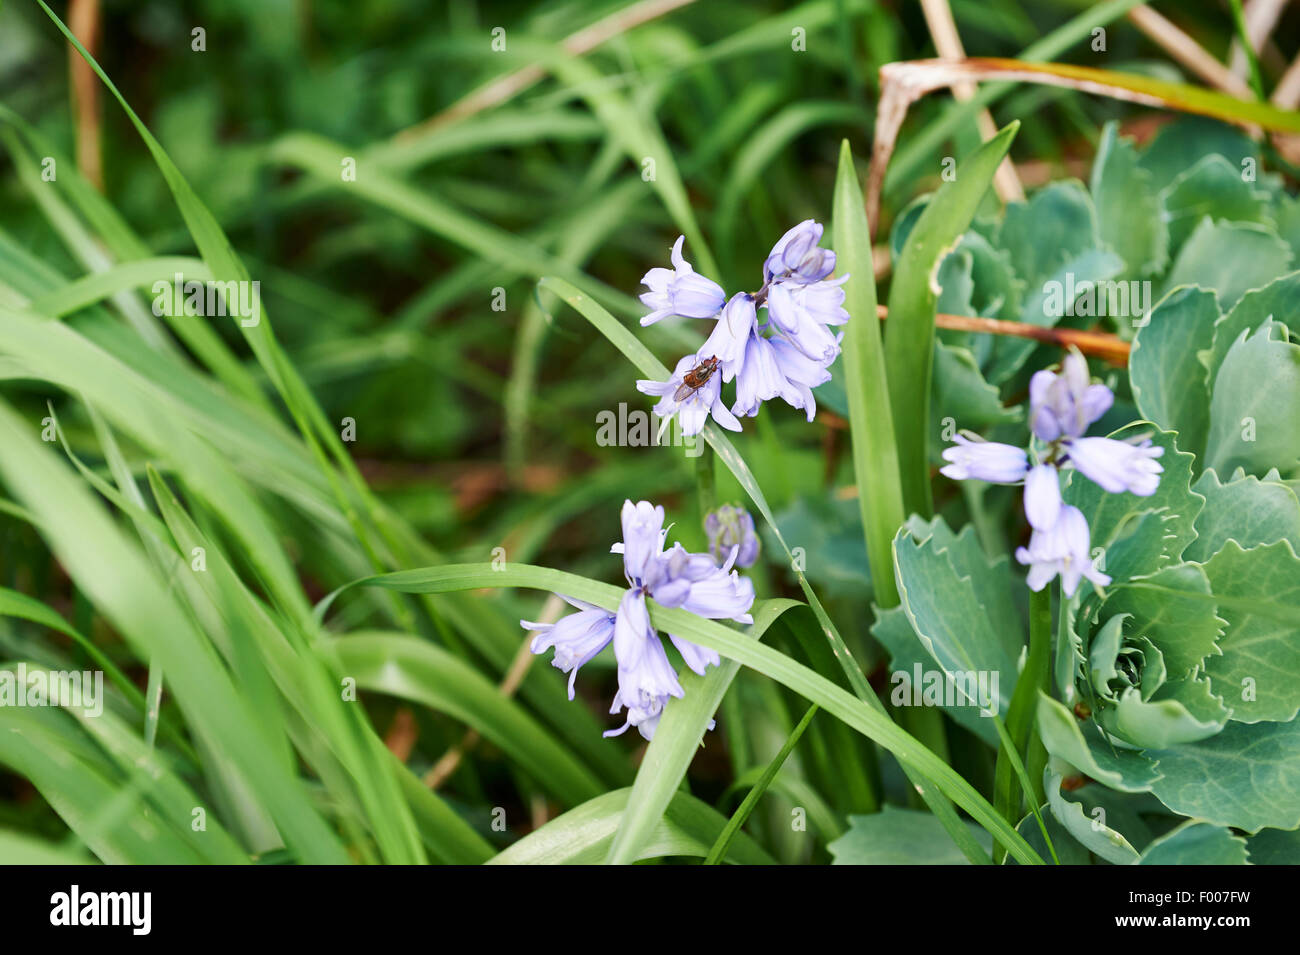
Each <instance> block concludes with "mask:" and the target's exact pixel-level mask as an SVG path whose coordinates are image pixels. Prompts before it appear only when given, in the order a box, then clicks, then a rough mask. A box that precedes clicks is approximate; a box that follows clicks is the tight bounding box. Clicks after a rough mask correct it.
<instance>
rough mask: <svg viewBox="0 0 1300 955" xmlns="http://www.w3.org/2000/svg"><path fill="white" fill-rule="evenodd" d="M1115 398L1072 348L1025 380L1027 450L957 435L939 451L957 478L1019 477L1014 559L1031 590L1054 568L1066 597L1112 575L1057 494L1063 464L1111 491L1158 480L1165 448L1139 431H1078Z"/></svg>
mask: <svg viewBox="0 0 1300 955" xmlns="http://www.w3.org/2000/svg"><path fill="white" fill-rule="evenodd" d="M1114 400H1115V396H1114V394H1113V393H1112V392H1111V390H1110V389H1109V388H1107V387H1106V386H1105V385H1103V384H1094V383H1092V381H1091V379H1090V378H1089V375H1088V365H1087V362H1086V361H1085V360H1084V358H1083V355H1081V354H1080V353H1079V352H1078V351H1076V350H1071V351H1070V352H1069V353H1068V354H1067V355H1066V356H1065V359H1064V360H1063V361H1062V362H1061V370H1060V372H1059V373H1058V372H1055V371H1051V370H1049V369H1044V370H1042V371H1039V372H1036V373H1035V374H1034V376H1033V377H1032V378H1031V379H1030V382H1029V406H1030V409H1029V412H1030V413H1029V417H1030V429H1031V431H1032V439H1031V442H1030V444H1031V446H1030V448H1029V449H1024V448H1017V447H1015V446H1013V445H1009V444H1000V443H998V442H993V441H984V440H983V439H981V438H979V436H978V435H964V434H958V435H956V436H955V438H954V441H955V442H956V444H955V445H954V446H953V447H950V448H947V449H945V450H944V452H943V457H944V460H945V461H947V462H948V464H947V465H946V466H945V467H943V468H941V469H940V471H941V473H942V474H944V475H946V476H947V477H950V478H953V479H955V480H969V479H975V480H981V481H989V482H991V483H994V484H1019V483H1021V482H1024V487H1025V491H1024V508H1025V517H1026V518H1027V519H1028V521H1029V525H1030V527H1032V528H1033V533H1032V535H1031V536H1030V540H1029V546H1028V547H1021V548H1020V549H1019V550H1018V551H1017V552H1016V558H1017V560H1019V561H1020V563H1022V564H1025V565H1027V566H1029V568H1030V569H1029V574H1028V583H1029V586H1030V587H1031V588H1032V589H1034V590H1041V589H1042V588H1043V587H1044V586H1046V584H1047V582H1048V581H1049V580H1051V579H1052V578H1053V577H1055V576H1057V575H1058V574H1059V575H1060V577H1061V587H1062V591H1063V592H1064V593H1065V594H1066V596H1072V595H1073V594H1074V592H1075V590H1076V589H1077V588H1078V586H1079V581H1080V580H1082V579H1085V578H1086V579H1088V580H1090V581H1092V582H1093V584H1095V585H1097V586H1104V585H1105V584H1106V583H1109V582H1110V578H1109V577H1107V576H1106V575H1105V574H1103V573H1101V572H1100V571H1098V570H1097V569H1096V568H1095V567H1094V565H1093V563H1092V557H1091V554H1090V551H1089V547H1090V532H1089V529H1088V522H1087V519H1086V518H1085V517H1084V516H1083V514H1082V513H1081V512H1080V511H1079V510H1078V509H1077V508H1075V507H1071V506H1069V505H1066V504H1064V503H1063V501H1062V499H1061V483H1060V482H1061V478H1060V472H1061V471H1063V470H1067V469H1074V470H1077V471H1078V472H1079V473H1080V474H1081V475H1083V476H1084V477H1086V478H1088V479H1090V480H1092V481H1094V482H1095V483H1097V484H1098V485H1100V486H1101V487H1102V488H1103V489H1104V490H1106V491H1108V492H1110V493H1112V494H1118V493H1122V492H1129V493H1132V494H1137V495H1141V496H1149V495H1151V494H1154V493H1155V492H1156V488H1157V487H1158V486H1159V483H1160V474H1161V472H1162V471H1163V468H1162V467H1161V466H1160V464H1159V462H1158V461H1156V460H1155V459H1156V458H1158V457H1160V456H1161V455H1162V454H1163V453H1164V448H1161V447H1159V446H1153V445H1152V443H1151V441H1150V440H1149V439H1148V438H1145V437H1142V438H1137V439H1133V440H1129V441H1119V440H1116V439H1114V438H1099V437H1094V438H1090V437H1084V433H1085V432H1086V431H1087V430H1088V428H1089V426H1091V425H1092V424H1094V423H1095V422H1096V421H1097V420H1098V419H1099V418H1101V416H1102V415H1104V414H1105V413H1106V412H1107V411H1108V410H1109V409H1110V407H1111V405H1112V404H1113V403H1114ZM1034 439H1036V441H1037V442H1039V444H1035V441H1034Z"/></svg>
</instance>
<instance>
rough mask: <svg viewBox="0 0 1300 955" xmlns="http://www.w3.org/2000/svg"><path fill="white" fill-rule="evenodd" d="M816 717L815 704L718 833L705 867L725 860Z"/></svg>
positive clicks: (805, 713)
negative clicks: (744, 826)
mask: <svg viewBox="0 0 1300 955" xmlns="http://www.w3.org/2000/svg"><path fill="white" fill-rule="evenodd" d="M816 715H817V704H815V703H814V704H813V705H812V706H810V707H808V709H807V711H805V712H804V715H803V718H802V719H801V720H799V722H798V723H796V724H795V727H794V729H792V730H791V731H790V735H789V736H787V737H786V740H785V742H784V743H783V744H781V749H780V750H778V751H777V754H776V755H775V756H773V757H772V761H771V762H770V763H768V764H767V768H766V769H764V770H763V775H761V776H760V777H759V778H758V781H757V782H756V783H754V787H753V788H752V789H751V790H750V791H749V792H748V793H747V794H746V795H745V798H744V799H743V800H742V801H741V803H740V806H739V807H738V808H737V809H736V811H735V812H734V813H732V815H731V818H730V819H728V820H727V825H726V826H725V827H724V828H723V830H722V832H720V833H718V838H717V841H716V842H714V843H713V848H712V849H710V850H709V854H708V855H707V856H706V857H705V859H704V864H705V865H717V864H718V863H719V862H721V861H722V859H723V858H725V856H726V854H727V847H728V846H730V845H731V840H732V839H733V838H735V835H736V833H737V832H739V831H740V827H741V826H743V825H744V824H745V821H746V820H747V819H749V815H750V813H752V812H753V811H754V807H755V806H757V805H758V801H759V800H760V799H762V798H763V793H765V792H767V788H768V786H770V785H771V784H772V780H774V779H775V778H776V774H777V773H779V772H780V771H781V767H782V766H784V765H785V761H786V758H787V757H788V756H789V755H790V753H791V752H792V751H793V750H794V748H795V746H796V745H797V744H798V742H799V740H800V739H801V738H802V737H803V734H804V730H806V729H807V728H808V724H809V723H811V722H812V720H813V717H814V716H816Z"/></svg>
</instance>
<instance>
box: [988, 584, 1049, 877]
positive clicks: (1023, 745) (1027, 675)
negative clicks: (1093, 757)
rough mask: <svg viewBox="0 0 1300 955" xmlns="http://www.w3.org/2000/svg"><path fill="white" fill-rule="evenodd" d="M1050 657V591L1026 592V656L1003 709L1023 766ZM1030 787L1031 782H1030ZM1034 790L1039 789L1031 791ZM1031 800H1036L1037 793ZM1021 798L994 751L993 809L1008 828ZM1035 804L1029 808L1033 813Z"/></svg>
mask: <svg viewBox="0 0 1300 955" xmlns="http://www.w3.org/2000/svg"><path fill="white" fill-rule="evenodd" d="M1051 656H1052V591H1051V588H1050V587H1044V588H1043V589H1042V590H1038V591H1030V592H1029V655H1028V656H1027V657H1026V659H1025V667H1024V669H1023V670H1022V671H1021V672H1020V676H1019V678H1018V679H1017V680H1016V688H1015V690H1014V691H1013V692H1012V694H1011V704H1010V706H1009V707H1008V708H1007V735H1008V737H1010V740H1011V742H1012V743H1013V744H1014V746H1015V748H1016V752H1017V753H1018V754H1020V756H1021V758H1022V759H1023V760H1025V761H1026V762H1031V761H1030V760H1029V759H1028V754H1029V752H1030V746H1029V741H1030V737H1031V735H1032V730H1033V727H1034V714H1035V713H1036V711H1037V702H1038V692H1039V691H1040V690H1045V689H1046V688H1047V680H1048V670H1049V665H1050V660H1051ZM1031 785H1032V778H1031ZM1033 788H1035V789H1038V788H1039V787H1033ZM1031 798H1034V799H1037V798H1039V797H1038V795H1037V793H1033V794H1031ZM1020 799H1021V794H1020V793H1019V792H1018V791H1017V789H1016V776H1015V769H1014V767H1013V766H1012V762H1011V759H1010V756H1009V755H1008V753H1007V751H1006V747H1005V746H1003V747H1002V748H1001V749H1000V750H999V751H998V761H997V768H996V770H995V771H994V793H993V808H994V809H996V810H997V811H998V812H999V813H1001V815H1002V818H1003V819H1006V820H1007V822H1009V823H1010V824H1011V825H1013V826H1014V825H1015V824H1016V823H1018V822H1019V821H1020ZM1039 805H1042V803H1041V802H1039V803H1038V804H1037V805H1035V806H1034V807H1033V808H1035V809H1037V808H1038V806H1039ZM1005 854H1006V853H1005V850H1003V849H1002V848H1001V847H1000V846H995V847H994V856H995V861H998V862H1001V861H1002V858H1001V857H1002V856H1004V855H1005Z"/></svg>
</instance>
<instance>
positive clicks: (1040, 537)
mask: <svg viewBox="0 0 1300 955" xmlns="http://www.w3.org/2000/svg"><path fill="white" fill-rule="evenodd" d="M1091 546H1092V544H1091V540H1090V535H1089V532H1088V520H1087V518H1085V517H1084V516H1083V512H1082V511H1080V510H1079V509H1078V508H1077V507H1072V506H1071V505H1069V504H1063V505H1061V509H1060V513H1059V515H1058V518H1057V521H1056V523H1055V524H1053V525H1052V526H1051V527H1049V528H1047V529H1045V530H1039V529H1037V528H1035V530H1034V532H1033V533H1032V534H1031V535H1030V536H1029V546H1028V547H1019V548H1017V549H1016V560H1017V561H1019V562H1020V563H1021V564H1024V565H1027V566H1028V567H1029V574H1028V576H1027V577H1026V578H1025V582H1026V583H1027V584H1028V585H1029V589H1030V590H1042V589H1043V588H1044V587H1046V586H1047V585H1048V583H1049V582H1050V581H1051V580H1052V578H1054V577H1056V576H1057V575H1058V574H1059V575H1060V577H1061V593H1063V594H1065V596H1066V597H1073V596H1074V592H1075V591H1076V590H1078V589H1079V581H1081V580H1083V579H1084V578H1087V579H1088V580H1090V581H1092V583H1093V585H1094V586H1097V587H1105V586H1106V585H1107V584H1109V583H1110V578H1109V577H1108V576H1106V575H1105V574H1103V573H1102V572H1101V571H1100V570H1098V569H1097V567H1096V565H1095V564H1094V563H1093V559H1092V553H1091Z"/></svg>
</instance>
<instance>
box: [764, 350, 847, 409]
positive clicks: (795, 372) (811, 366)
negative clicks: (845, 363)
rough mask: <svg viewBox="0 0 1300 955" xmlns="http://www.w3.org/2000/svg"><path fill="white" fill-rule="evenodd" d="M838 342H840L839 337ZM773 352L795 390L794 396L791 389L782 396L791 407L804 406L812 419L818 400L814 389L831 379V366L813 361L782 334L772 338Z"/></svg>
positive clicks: (786, 378) (778, 364) (792, 388)
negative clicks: (813, 391)
mask: <svg viewBox="0 0 1300 955" xmlns="http://www.w3.org/2000/svg"><path fill="white" fill-rule="evenodd" d="M836 344H839V342H838V339H837V341H836ZM772 354H773V355H775V356H776V367H777V369H778V370H779V371H780V372H781V374H782V375H784V376H785V380H786V382H787V383H788V384H789V385H790V390H792V391H793V392H794V397H791V395H790V393H789V391H787V392H786V393H784V394H782V396H781V397H782V398H784V399H785V400H786V402H787V403H789V404H790V406H791V407H794V408H802V409H803V410H804V411H805V412H806V413H807V416H808V420H809V421H812V419H813V417H814V416H815V415H816V414H817V402H816V401H815V400H814V399H813V393H812V390H813V389H814V388H816V387H817V386H818V385H824V384H826V382H828V381H830V380H831V373H830V370H829V368H827V366H826V364H823V363H821V362H817V361H813V360H812V359H811V358H809V357H808V356H807V355H805V354H804V353H803V352H801V351H799V349H797V348H795V347H794V345H792V344H791V343H790V342H788V341H786V340H785V339H784V338H781V337H780V336H777V337H775V338H773V339H772Z"/></svg>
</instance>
